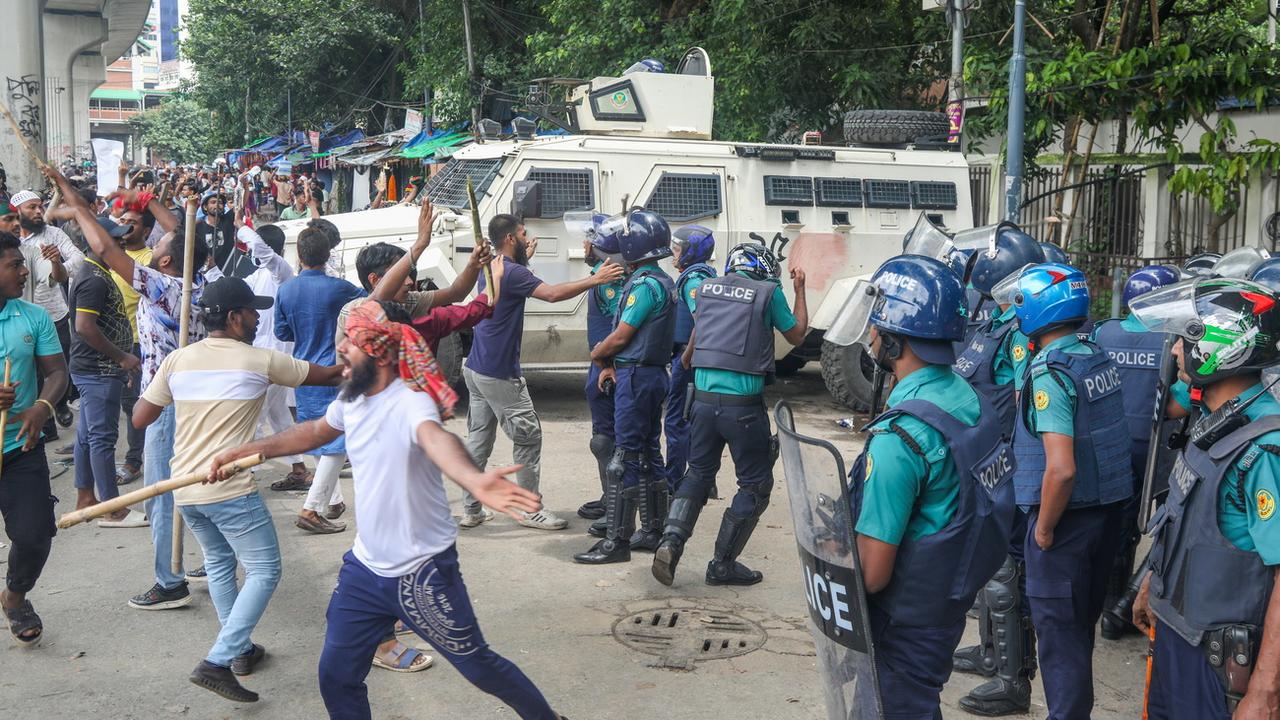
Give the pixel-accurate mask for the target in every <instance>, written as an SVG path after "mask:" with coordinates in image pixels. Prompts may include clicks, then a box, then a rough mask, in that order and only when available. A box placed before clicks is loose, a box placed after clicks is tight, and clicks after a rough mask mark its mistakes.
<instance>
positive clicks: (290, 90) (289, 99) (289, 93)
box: [284, 88, 293, 150]
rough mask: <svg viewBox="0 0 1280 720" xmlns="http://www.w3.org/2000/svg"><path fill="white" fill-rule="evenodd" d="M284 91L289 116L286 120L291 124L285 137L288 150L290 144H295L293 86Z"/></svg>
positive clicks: (287, 115) (285, 145)
mask: <svg viewBox="0 0 1280 720" xmlns="http://www.w3.org/2000/svg"><path fill="white" fill-rule="evenodd" d="M284 92H285V96H284V97H285V108H286V110H285V112H286V115H285V117H286V118H287V119H286V120H285V122H286V123H288V125H289V128H288V129H287V130H285V137H286V138H287V140H286V141H285V144H284V147H285V149H286V150H287V149H289V146H290V145H292V144H293V88H285V91H284Z"/></svg>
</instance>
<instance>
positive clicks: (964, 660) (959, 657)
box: [951, 645, 996, 677]
mask: <svg viewBox="0 0 1280 720" xmlns="http://www.w3.org/2000/svg"><path fill="white" fill-rule="evenodd" d="M951 669H952V670H954V671H955V672H958V673H967V674H969V675H982V676H983V677H991V676H992V675H995V674H996V668H995V663H993V662H991V660H990V658H989V656H988V655H987V653H986V651H985V649H984V648H983V647H982V646H981V645H970V646H968V647H962V648H960V649H959V650H956V651H955V652H954V653H952V655H951Z"/></svg>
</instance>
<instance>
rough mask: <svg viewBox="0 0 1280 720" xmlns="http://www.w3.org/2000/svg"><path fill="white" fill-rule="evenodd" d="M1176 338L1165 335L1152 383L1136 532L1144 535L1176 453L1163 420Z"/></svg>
mask: <svg viewBox="0 0 1280 720" xmlns="http://www.w3.org/2000/svg"><path fill="white" fill-rule="evenodd" d="M1177 340H1178V336H1177V335H1174V334H1173V333H1166V334H1165V336H1164V347H1163V348H1162V349H1161V351H1160V379H1159V380H1158V381H1157V382H1156V393H1155V407H1154V408H1152V413H1151V437H1150V439H1149V444H1148V445H1147V463H1146V465H1145V466H1144V468H1143V471H1144V472H1143V477H1142V495H1141V498H1140V500H1139V503H1140V504H1139V505H1138V530H1140V531H1141V532H1146V531H1147V523H1148V522H1150V520H1151V503H1152V502H1153V501H1154V500H1155V498H1156V497H1157V496H1159V495H1162V494H1164V493H1165V492H1166V491H1167V490H1168V489H1169V471H1170V470H1172V467H1173V466H1172V462H1171V461H1170V458H1169V455H1170V454H1171V453H1176V451H1175V450H1172V449H1170V448H1169V436H1170V435H1171V434H1172V430H1173V422H1172V421H1170V420H1167V419H1165V406H1166V405H1167V404H1168V402H1169V392H1170V389H1171V388H1172V387H1173V383H1174V382H1175V381H1176V380H1177V379H1178V363H1177V361H1176V360H1175V359H1174V357H1173V346H1174V343H1176V342H1177Z"/></svg>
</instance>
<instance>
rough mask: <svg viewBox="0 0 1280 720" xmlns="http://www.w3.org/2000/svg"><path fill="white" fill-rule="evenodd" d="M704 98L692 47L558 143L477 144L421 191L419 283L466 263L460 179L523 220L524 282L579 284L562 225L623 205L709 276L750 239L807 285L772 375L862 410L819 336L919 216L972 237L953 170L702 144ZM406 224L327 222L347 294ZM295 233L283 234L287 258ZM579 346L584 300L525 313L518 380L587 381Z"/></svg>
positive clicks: (591, 96)
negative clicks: (529, 249)
mask: <svg viewBox="0 0 1280 720" xmlns="http://www.w3.org/2000/svg"><path fill="white" fill-rule="evenodd" d="M714 87H715V80H714V77H713V76H712V74H711V65H710V61H709V59H708V58H707V56H706V53H705V52H704V51H703V50H701V49H700V48H694V49H692V50H690V51H689V53H688V54H687V55H686V56H685V58H684V60H683V61H682V62H681V63H680V66H679V69H678V70H677V71H676V72H674V73H665V72H629V73H627V74H624V75H623V76H622V77H597V78H595V79H593V80H590V81H579V84H577V85H576V86H574V87H573V89H572V90H571V91H570V92H569V94H568V101H567V102H566V103H565V104H564V105H563V106H561V107H560V108H559V109H560V110H562V111H563V118H564V122H563V123H562V124H564V125H565V126H566V127H568V128H569V129H570V132H569V134H564V135H536V134H535V133H534V132H533V124H532V123H531V122H526V123H525V124H523V125H522V124H521V123H520V121H517V123H516V126H515V127H516V134H515V136H514V137H497V136H490V137H487V138H486V137H481V138H480V140H479V141H477V142H476V143H474V144H472V145H470V146H468V147H466V148H463V149H462V150H460V151H458V152H457V153H456V154H455V155H453V157H452V158H451V159H450V160H449V161H448V163H447V164H445V165H444V166H443V167H442V168H440V169H439V171H438V172H436V173H435V174H434V175H432V177H431V179H430V180H429V181H428V183H427V186H426V188H425V192H426V194H427V196H428V197H429V198H430V200H431V202H432V204H433V205H434V206H435V207H436V208H439V209H442V210H443V211H444V212H443V215H442V216H441V217H440V218H439V219H438V220H437V223H436V225H435V226H434V232H433V238H432V242H431V246H430V248H429V249H428V250H427V252H426V253H424V255H423V259H422V261H421V263H420V264H419V278H420V279H423V280H430V281H432V282H434V283H435V284H436V285H438V286H443V285H446V284H448V283H449V282H451V281H452V280H453V278H454V277H455V276H456V271H457V270H459V269H461V268H462V267H463V266H464V265H465V264H466V261H467V257H468V255H469V254H470V253H471V250H472V247H473V244H474V243H473V230H472V227H471V220H470V211H469V209H468V201H467V189H466V188H467V181H468V180H470V181H471V183H472V184H473V186H474V188H475V192H476V197H477V202H478V205H479V210H480V217H481V221H482V222H484V223H487V222H488V220H489V218H492V217H493V216H494V215H496V214H498V213H506V212H510V213H514V214H516V215H519V216H521V217H522V218H523V220H524V222H525V226H526V228H527V232H528V234H529V236H530V237H531V238H536V240H537V246H536V251H535V252H534V253H533V255H532V257H531V259H530V267H531V269H532V270H533V272H534V273H536V274H537V275H538V276H539V277H541V278H542V279H543V280H545V281H546V282H550V283H557V282H563V281H566V280H572V279H577V278H580V277H582V276H583V275H585V274H586V273H587V272H588V270H589V268H588V266H587V265H586V264H585V263H584V262H583V248H582V245H581V241H580V239H575V238H574V237H573V235H572V233H571V232H569V231H568V230H567V229H566V226H565V222H564V215H565V213H566V212H573V211H580V210H595V211H597V212H601V213H606V214H616V213H619V212H621V211H622V210H623V209H624V204H625V205H626V206H643V207H645V208H647V209H649V210H653V211H655V212H658V213H660V214H661V215H662V216H663V217H665V218H666V219H667V221H668V222H669V223H670V224H671V227H672V229H673V230H675V229H676V228H679V227H681V226H683V225H687V224H699V225H703V226H706V227H708V228H710V229H711V230H712V231H713V232H714V234H715V239H716V256H715V261H714V262H715V264H720V263H721V262H723V260H724V258H725V256H726V255H727V254H728V250H729V248H731V247H732V246H733V245H734V244H736V243H739V242H744V241H747V240H749V239H751V238H752V237H757V238H760V239H763V241H764V243H765V244H766V245H769V246H771V247H772V248H773V249H774V251H775V252H776V253H777V254H778V256H779V260H780V261H781V263H782V272H783V282H782V287H783V288H784V290H785V292H786V294H787V295H788V299H789V300H790V299H791V298H790V295H791V294H792V287H791V283H790V282H789V281H788V280H787V279H786V274H787V272H788V271H789V269H790V268H802V269H803V270H804V271H805V274H806V275H807V278H808V303H809V313H810V318H811V322H810V326H811V327H812V328H814V329H813V331H812V333H811V335H810V337H809V338H808V341H807V342H805V343H804V344H803V345H802V346H800V347H797V348H795V349H791V350H790V352H789V353H788V354H785V355H783V356H782V357H780V358H779V363H778V370H779V372H780V373H789V372H794V371H795V370H797V369H799V368H800V367H801V366H803V365H804V364H805V363H806V362H808V361H809V360H816V359H819V358H820V359H821V362H822V369H823V377H824V379H825V380H826V383H827V386H828V388H829V389H830V390H831V392H832V394H833V395H834V396H835V398H836V399H837V400H839V401H840V402H842V403H844V404H847V405H850V406H855V407H861V406H865V405H866V404H867V400H868V399H869V398H870V396H871V380H870V378H871V373H872V365H871V363H870V361H869V359H867V358H865V357H864V353H863V352H862V351H861V349H860V348H858V347H856V346H855V347H849V348H841V347H837V346H835V345H832V344H830V343H827V344H826V345H825V346H824V344H823V342H822V331H823V329H825V328H827V327H829V326H830V323H831V321H832V320H833V319H834V318H835V316H836V313H837V311H838V310H839V308H840V306H841V304H842V303H843V301H844V300H845V297H846V296H847V294H848V292H849V291H850V290H851V289H852V287H853V278H856V277H857V276H860V275H864V276H865V275H867V274H869V273H871V272H872V271H874V270H875V269H876V267H878V266H879V265H880V263H882V262H883V261H884V260H886V259H888V258H889V257H890V256H892V255H895V254H897V253H898V252H899V251H900V250H901V247H902V242H903V236H904V234H905V233H907V232H908V231H909V230H910V229H911V228H912V226H913V225H914V224H915V222H916V219H917V218H918V216H919V215H920V214H921V212H925V213H927V214H929V215H930V216H932V219H933V220H934V221H935V222H936V223H937V224H938V225H942V226H945V227H946V228H947V229H948V230H951V231H955V230H962V229H966V228H970V227H972V224H973V218H972V210H971V207H972V205H971V202H970V190H969V172H968V165H967V163H966V162H965V159H964V156H963V155H962V154H961V153H959V152H954V151H951V150H949V149H948V148H947V147H946V146H945V145H944V144H941V143H939V142H937V141H938V140H939V138H937V137H933V138H928V139H927V140H929V141H932V142H927V141H926V139H921V141H918V142H917V141H906V142H898V143H897V144H892V145H889V144H877V145H853V146H823V145H781V144H762V143H743V142H732V141H726V140H713V139H712V137H711V120H712V98H713V92H714ZM544 109H545V108H544ZM864 117H865V114H864ZM484 124H485V123H482V126H483V125H484ZM846 126H847V127H848V123H846ZM861 128H862V129H863V130H866V129H867V128H866V126H865V125H862V126H861ZM885 129H886V128H883V127H882V128H880V129H879V130H880V132H870V133H864V135H865V136H866V137H868V139H879V140H883V139H890V140H894V139H896V140H903V139H905V137H906V136H900V137H898V138H893V137H892V135H893V133H892V132H889V133H888V134H886V133H885V132H884V130H885ZM902 129H903V128H902V127H901V126H899V127H898V128H897V130H899V131H901V130H902ZM872 130H875V128H872ZM888 130H890V131H892V130H893V128H888ZM848 134H850V133H849V132H846V135H848ZM908 134H909V130H908ZM417 217H418V208H416V207H407V206H397V207H390V208H382V209H378V210H369V211H364V212H354V213H344V214H339V215H331V216H328V219H329V220H331V221H332V222H333V223H334V224H335V225H337V226H338V228H339V230H340V231H341V233H342V238H343V244H342V252H343V256H344V257H343V259H344V261H345V266H346V268H347V272H348V274H349V276H350V279H351V280H352V281H353V282H356V275H355V257H356V254H357V253H358V252H359V251H360V249H361V248H362V247H364V246H365V245H368V244H371V243H375V242H379V241H387V242H391V243H395V244H398V245H401V246H404V247H408V245H410V244H411V243H412V241H413V238H414V237H415V236H416V232H417V229H416V225H417ZM304 225H305V222H304V221H295V222H286V223H281V227H282V228H284V229H285V231H286V234H287V236H288V238H289V241H290V245H292V243H293V241H294V240H295V239H296V237H297V233H298V232H300V230H301V228H302V227H303V226H304ZM290 252H292V248H291V249H290ZM668 262H669V261H668ZM670 269H671V268H670V267H668V270H670ZM672 274H673V276H674V275H675V273H672ZM586 331H587V297H586V296H585V295H583V296H579V297H576V298H573V299H570V300H565V301H562V302H557V303H544V302H530V303H528V305H527V306H526V309H525V325H524V338H523V348H522V355H521V362H522V365H523V366H524V367H525V368H526V369H529V370H536V369H565V368H567V367H573V366H579V367H580V366H582V365H583V364H585V363H586V361H587V356H588V353H587V340H586ZM464 343H465V339H461V338H459V339H455V340H453V341H452V342H451V343H450V344H448V345H446V346H445V347H443V348H442V353H441V354H442V356H443V357H442V358H441V361H442V363H443V364H444V366H445V367H446V368H447V369H456V368H457V367H458V365H459V362H460V353H461V352H464V351H465V347H460V346H459V345H460V344H464ZM778 348H779V352H780V353H786V352H787V349H789V348H790V345H789V344H787V343H778ZM451 356H457V357H451Z"/></svg>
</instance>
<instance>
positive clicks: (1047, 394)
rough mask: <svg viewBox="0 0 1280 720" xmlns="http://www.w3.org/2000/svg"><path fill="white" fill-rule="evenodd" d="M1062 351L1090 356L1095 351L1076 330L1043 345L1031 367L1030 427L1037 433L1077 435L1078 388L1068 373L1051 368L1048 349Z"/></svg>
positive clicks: (1029, 390)
mask: <svg viewBox="0 0 1280 720" xmlns="http://www.w3.org/2000/svg"><path fill="white" fill-rule="evenodd" d="M1051 350H1061V351H1063V352H1065V353H1070V354H1072V355H1088V354H1090V353H1092V352H1093V351H1092V350H1090V349H1089V347H1088V346H1087V345H1085V344H1084V343H1082V342H1080V338H1079V337H1077V336H1076V335H1075V334H1074V333H1073V334H1070V335H1067V336H1065V337H1060V338H1058V339H1057V340H1054V341H1053V342H1051V343H1049V344H1048V345H1045V346H1044V349H1042V350H1041V351H1040V352H1039V354H1037V355H1036V357H1035V359H1033V360H1032V361H1031V367H1030V368H1029V370H1028V375H1030V379H1029V380H1028V382H1030V383H1031V387H1030V388H1028V392H1031V393H1032V396H1031V403H1030V409H1029V411H1028V414H1027V428H1028V429H1029V430H1031V431H1032V432H1035V433H1036V434H1040V433H1057V434H1059V435H1066V436H1067V437H1074V436H1075V425H1076V389H1075V385H1074V384H1072V382H1071V379H1070V378H1069V377H1067V376H1066V375H1063V374H1061V373H1057V372H1054V371H1053V370H1051V369H1050V368H1049V361H1048V357H1049V351H1051Z"/></svg>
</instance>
